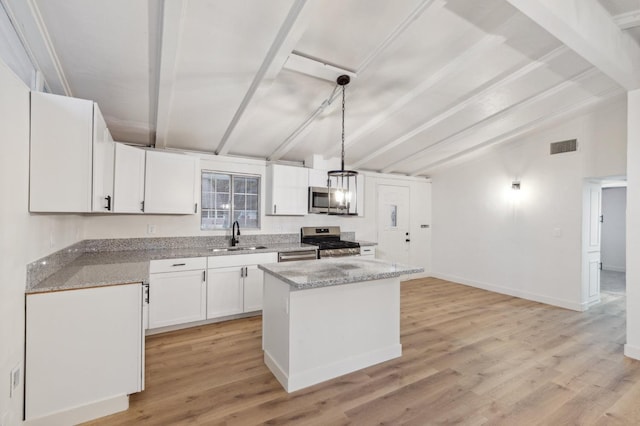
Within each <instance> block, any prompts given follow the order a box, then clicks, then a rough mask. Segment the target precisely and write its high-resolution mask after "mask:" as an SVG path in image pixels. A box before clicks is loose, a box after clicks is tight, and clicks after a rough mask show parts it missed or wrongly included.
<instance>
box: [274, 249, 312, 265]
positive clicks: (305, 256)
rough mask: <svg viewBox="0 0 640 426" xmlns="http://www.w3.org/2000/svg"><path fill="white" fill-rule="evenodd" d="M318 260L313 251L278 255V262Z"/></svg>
mask: <svg viewBox="0 0 640 426" xmlns="http://www.w3.org/2000/svg"><path fill="white" fill-rule="evenodd" d="M317 258H318V253H317V252H316V251H315V250H312V251H310V250H308V251H304V252H289V253H278V262H293V261H295V260H313V259H317Z"/></svg>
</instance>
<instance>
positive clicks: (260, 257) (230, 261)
mask: <svg viewBox="0 0 640 426" xmlns="http://www.w3.org/2000/svg"><path fill="white" fill-rule="evenodd" d="M277 261H278V253H254V254H232V255H228V256H209V268H226V267H228V266H247V265H260V264H262V263H276V262H277Z"/></svg>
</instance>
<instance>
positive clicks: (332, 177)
mask: <svg viewBox="0 0 640 426" xmlns="http://www.w3.org/2000/svg"><path fill="white" fill-rule="evenodd" d="M350 81H351V79H350V78H349V76H348V75H341V76H340V77H338V79H337V80H336V82H337V83H338V85H339V86H342V154H341V157H340V170H330V171H329V172H327V176H328V179H327V185H328V187H329V188H328V192H329V197H334V199H333V200H332V201H333V202H329V203H328V205H329V206H328V208H327V213H329V214H343V215H357V214H358V201H357V197H356V194H357V193H358V172H356V171H355V170H345V169H344V110H345V108H344V106H345V88H346V86H347V84H349V82H350Z"/></svg>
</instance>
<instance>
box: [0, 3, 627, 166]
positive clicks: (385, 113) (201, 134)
mask: <svg viewBox="0 0 640 426" xmlns="http://www.w3.org/2000/svg"><path fill="white" fill-rule="evenodd" d="M2 1H3V4H5V6H6V7H7V8H8V9H10V11H11V12H12V14H13V16H14V19H15V22H18V25H19V26H20V28H21V31H19V33H20V34H21V37H22V38H23V43H25V44H26V45H27V46H29V47H30V50H31V54H32V57H33V59H34V61H35V62H37V63H38V65H41V66H40V68H41V69H42V71H43V74H44V77H45V80H46V83H47V86H48V87H49V89H50V90H51V91H53V92H56V93H61V94H68V95H72V96H76V97H81V98H87V99H93V100H95V101H96V102H98V104H99V105H100V108H101V110H102V111H103V113H104V115H105V118H106V120H107V123H108V125H109V127H110V129H111V131H112V133H113V135H114V138H115V139H116V140H121V141H127V142H135V143H142V144H155V145H156V146H157V147H159V148H175V149H186V150H195V151H204V152H211V153H218V154H229V155H240V156H248V157H258V158H267V159H270V160H291V161H302V160H304V159H305V158H308V157H309V156H310V155H312V154H319V155H322V156H324V157H325V158H330V157H335V156H337V155H339V152H340V103H341V99H340V97H339V96H338V95H339V92H334V90H335V80H334V79H335V77H337V76H338V75H340V74H341V73H342V72H344V71H348V72H349V73H350V74H351V75H353V76H354V78H353V79H352V82H351V84H349V85H348V86H347V101H346V163H347V164H348V165H351V166H353V167H356V168H358V169H363V170H376V171H384V172H394V173H403V174H411V175H428V174H429V173H431V172H432V171H433V170H434V169H435V168H436V167H440V166H442V165H446V164H447V162H448V161H450V160H452V159H459V158H460V157H463V156H464V155H467V154H469V153H472V152H474V151H475V150H477V149H479V148H482V147H486V146H489V145H492V144H496V143H503V142H508V141H510V140H513V139H515V138H517V137H518V136H519V135H521V134H523V133H524V132H528V131H531V130H532V129H534V128H537V127H539V126H544V125H546V124H548V123H551V122H554V121H557V120H561V119H562V118H563V117H566V116H569V115H571V114H575V113H576V112H577V111H580V110H582V109H584V108H589V107H593V106H594V105H597V104H598V103H600V102H603V101H606V100H608V99H611V98H612V97H615V96H618V95H620V94H621V93H624V89H623V88H622V87H621V86H622V85H624V83H621V81H616V78H615V75H616V74H615V70H614V72H609V69H608V68H607V66H606V64H605V66H602V63H598V61H594V60H593V59H592V57H593V55H591V56H589V54H590V53H593V52H587V54H586V55H585V54H583V52H582V51H579V50H580V49H579V48H575V46H576V45H574V44H572V43H571V40H573V39H571V38H570V36H574V33H575V32H574V33H571V32H570V31H566V32H565V33H562V32H559V33H555V32H554V34H553V35H552V34H550V33H549V32H548V31H551V29H550V28H551V27H546V25H545V23H544V22H541V21H539V20H537V19H536V22H534V20H532V19H535V18H532V16H534V14H532V13H531V12H530V11H529V10H525V8H523V7H520V6H519V5H518V3H519V1H520V0H483V1H481V2H479V1H469V0H395V1H393V2H391V1H388V0H306V1H305V0H269V1H262V0H238V1H233V2H226V1H218V0H170V1H167V0H165V1H161V0H149V1H131V0H109V1H106V0H2ZM545 1H546V0H535V1H534V2H540V3H544V2H545ZM567 1H569V0H567ZM571 1H573V2H575V1H579V0H571ZM581 1H584V2H588V3H590V7H591V9H593V10H595V13H594V14H595V16H596V17H600V18H602V16H605V17H606V18H603V19H607V20H609V21H610V22H613V23H615V27H614V29H615V31H617V32H619V33H620V34H619V36H620V37H621V39H622V40H623V42H621V43H622V44H625V43H627V40H632V37H633V38H635V41H636V42H637V43H638V44H634V46H633V47H631V48H630V49H631V51H632V52H635V49H638V51H640V48H639V47H638V46H639V45H640V22H639V21H640V16H639V15H640V0H597V1H596V0H581ZM25 4H26V5H28V6H29V7H26V6H25ZM593 10H591V11H593ZM525 13H526V14H525ZM605 30H606V29H605ZM610 32H611V31H609V33H610ZM565 34H566V35H567V40H569V42H568V45H571V46H572V47H573V48H574V49H575V50H576V51H574V50H572V49H571V48H569V47H567V45H565V44H564V43H565V42H566V40H564V35H565ZM595 35H596V34H595V33H594V36H595ZM616 36H617V35H616ZM629 36H631V37H629ZM561 39H562V41H561ZM631 43H632V44H633V41H632V42H631ZM577 45H578V46H579V44H577ZM587 47H588V46H587ZM623 47H624V48H626V49H627V50H626V51H628V49H629V46H623ZM584 50H585V51H586V50H588V49H584ZM596 53H597V52H596ZM585 57H588V58H589V60H586V59H584V58H585ZM609 62H615V61H612V60H611V59H609ZM632 62H633V61H632ZM324 64H328V65H324ZM594 64H595V66H594ZM632 65H633V64H632ZM336 68H337V70H336ZM341 70H344V71H341ZM601 70H604V72H607V74H606V75H605V73H604V72H603V71H601ZM309 73H310V74H312V75H309ZM314 75H315V76H314ZM608 75H609V76H612V77H609V76H608ZM326 76H329V77H326ZM325 78H328V79H329V80H327V79H325ZM627 88H628V87H627ZM332 95H333V96H332Z"/></svg>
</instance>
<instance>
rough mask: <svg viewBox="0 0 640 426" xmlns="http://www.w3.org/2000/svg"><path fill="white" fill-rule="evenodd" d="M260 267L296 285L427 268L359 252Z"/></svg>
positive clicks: (367, 278)
mask: <svg viewBox="0 0 640 426" xmlns="http://www.w3.org/2000/svg"><path fill="white" fill-rule="evenodd" d="M258 268H260V269H262V270H263V271H265V272H266V273H269V274H271V275H273V276H275V277H277V278H279V279H280V280H282V281H284V282H286V283H288V284H290V285H291V286H292V287H294V288H297V289H308V288H319V287H327V286H333V285H340V284H349V283H355V282H361V281H372V280H381V279H385V278H393V277H399V276H400V275H407V274H414V273H418V272H423V271H424V268H422V267H417V266H408V265H402V264H399V263H389V262H385V261H382V260H377V259H363V258H361V257H358V256H355V257H341V258H325V259H319V260H304V261H299V262H283V263H269V264H266V265H258Z"/></svg>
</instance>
